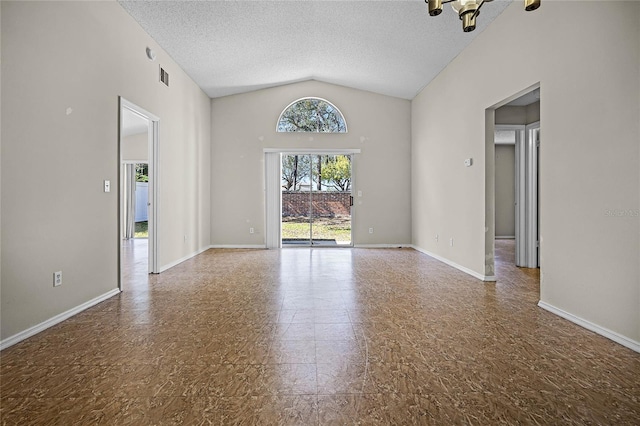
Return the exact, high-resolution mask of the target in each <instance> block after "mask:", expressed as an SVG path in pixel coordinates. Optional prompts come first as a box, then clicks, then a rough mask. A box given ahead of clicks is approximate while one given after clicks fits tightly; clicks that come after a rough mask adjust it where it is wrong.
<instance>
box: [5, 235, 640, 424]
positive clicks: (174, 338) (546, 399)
mask: <svg viewBox="0 0 640 426" xmlns="http://www.w3.org/2000/svg"><path fill="white" fill-rule="evenodd" d="M130 248H132V247H130ZM137 249H138V251H137V253H139V252H140V248H139V247H138V248H137ZM144 250H146V249H144V248H143V249H142V251H144ZM128 253H130V254H131V255H132V256H133V255H134V254H135V250H129V251H128ZM497 257H498V263H497V275H498V277H499V279H498V282H497V283H483V282H480V281H478V280H476V279H474V278H472V277H469V276H468V275H466V274H464V273H461V272H459V271H457V270H455V269H453V268H451V267H448V266H446V265H444V264H442V263H440V262H438V261H436V260H434V259H431V258H429V257H428V256H426V255H423V254H421V253H418V252H416V251H413V250H410V249H375V250H374V249H368V250H367V249H331V248H321V249H307V248H303V249H301V248H295V249H283V250H209V251H207V252H205V253H203V254H201V255H199V256H197V257H196V258H194V259H192V260H189V261H187V262H184V263H182V264H180V265H178V266H177V267H174V268H172V269H170V270H169V271H166V272H165V273H163V274H160V275H155V276H150V277H148V276H147V275H146V274H145V273H144V268H145V267H146V265H145V263H144V261H140V260H138V261H137V262H135V261H134V262H133V263H132V264H133V265H136V264H137V265H138V266H139V267H140V265H142V272H140V270H139V269H138V270H136V268H135V266H134V267H133V268H132V269H131V270H129V271H128V273H127V280H128V282H127V283H125V292H124V293H122V294H120V295H119V296H116V297H113V298H111V299H110V300H108V301H105V302H103V303H101V304H99V305H97V306H95V307H93V308H91V309H89V310H87V311H85V312H83V313H81V314H79V315H77V316H75V317H73V318H71V319H69V320H67V321H65V322H64V323H61V324H59V325H57V326H55V327H53V328H51V329H49V330H46V331H44V332H42V333H40V334H38V335H36V336H34V337H32V338H30V339H28V340H26V341H23V342H21V343H19V344H17V345H15V346H13V347H10V348H8V349H6V350H4V351H2V352H1V353H0V380H1V381H0V386H1V387H0V404H1V405H0V419H1V423H2V424H3V425H5V424H6V425H30V424H38V425H40V424H52V425H76V424H131V425H145V424H189V425H200V424H225V425H226V424H245V425H254V424H256V425H257V424H260V425H262V424H264V425H271V424H273V425H290V424H291V425H333V424H335V425H342V424H362V425H377V424H384V425H386V424H397V425H411V424H414V425H429V424H434V425H450V424H477V425H489V424H491V425H493V424H580V425H583V424H600V425H614V424H615V425H624V424H627V425H637V424H640V354H637V353H635V352H633V351H631V350H629V349H626V348H624V347H622V346H620V345H618V344H616V343H613V342H611V341H609V340H607V339H605V338H603V337H600V336H598V335H596V334H594V333H591V332H589V331H587V330H585V329H582V328H580V327H578V326H576V325H574V324H572V323H570V322H568V321H566V320H563V319H561V318H559V317H556V316H554V315H552V314H550V313H548V312H546V311H544V310H542V309H540V308H538V307H537V306H536V303H537V302H538V294H539V289H538V271H537V270H530V269H518V268H516V267H514V266H512V263H513V243H512V242H509V241H498V242H497Z"/></svg>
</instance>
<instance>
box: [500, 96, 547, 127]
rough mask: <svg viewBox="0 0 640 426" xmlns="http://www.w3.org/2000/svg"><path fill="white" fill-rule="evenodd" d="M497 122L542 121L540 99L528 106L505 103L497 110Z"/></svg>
mask: <svg viewBox="0 0 640 426" xmlns="http://www.w3.org/2000/svg"><path fill="white" fill-rule="evenodd" d="M495 118H496V124H531V123H535V122H536V121H540V101H538V102H534V103H532V104H530V105H527V106H511V105H505V106H503V107H500V108H498V109H496V111H495Z"/></svg>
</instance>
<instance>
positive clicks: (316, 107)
mask: <svg viewBox="0 0 640 426" xmlns="http://www.w3.org/2000/svg"><path fill="white" fill-rule="evenodd" d="M346 131H347V126H346V124H345V122H344V118H343V117H342V114H340V112H339V111H338V110H337V109H336V108H335V107H334V106H333V105H331V104H330V103H329V102H326V101H324V100H322V99H318V98H305V99H300V100H299V101H298V102H295V103H294V104H292V105H290V106H289V108H287V109H286V110H285V111H284V112H283V113H282V115H281V116H280V121H279V122H278V132H320V133H344V132H346Z"/></svg>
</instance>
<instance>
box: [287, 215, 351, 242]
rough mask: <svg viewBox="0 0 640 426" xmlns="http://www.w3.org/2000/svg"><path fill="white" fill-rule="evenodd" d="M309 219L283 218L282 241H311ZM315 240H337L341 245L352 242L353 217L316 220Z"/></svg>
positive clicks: (314, 221) (314, 226) (314, 223)
mask: <svg viewBox="0 0 640 426" xmlns="http://www.w3.org/2000/svg"><path fill="white" fill-rule="evenodd" d="M309 227H310V225H309V219H308V218H304V217H283V218H282V239H283V240H287V239H296V240H304V239H309ZM313 238H314V239H318V240H336V241H339V242H341V243H345V242H346V243H348V242H350V241H351V217H349V216H346V217H335V218H316V219H314V220H313Z"/></svg>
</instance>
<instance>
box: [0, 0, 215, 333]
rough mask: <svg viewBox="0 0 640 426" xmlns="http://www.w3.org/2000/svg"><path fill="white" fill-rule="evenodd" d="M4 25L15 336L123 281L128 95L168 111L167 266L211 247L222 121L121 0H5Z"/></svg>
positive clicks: (6, 225)
mask: <svg viewBox="0 0 640 426" xmlns="http://www.w3.org/2000/svg"><path fill="white" fill-rule="evenodd" d="M1 29H2V89H3V90H2V123H3V126H2V183H3V186H2V215H1V218H2V288H1V298H2V302H1V309H2V313H1V319H2V331H1V338H2V339H3V340H4V339H6V338H8V337H10V336H13V335H14V334H16V333H19V332H22V331H24V330H25V329H28V328H29V327H31V326H35V325H37V324H40V323H42V322H44V321H46V320H48V319H50V318H52V317H54V316H56V315H58V314H60V313H63V312H66V311H68V310H70V309H73V308H74V307H77V306H79V305H81V304H82V303H84V302H87V301H89V300H91V299H93V298H96V297H99V296H101V295H104V294H106V293H108V292H109V291H111V290H113V289H115V288H117V279H118V276H117V266H118V265H117V255H118V249H119V238H118V230H117V226H118V223H117V218H118V201H117V196H118V194H117V192H116V191H115V190H112V192H111V193H103V192H102V181H103V180H104V179H109V180H111V182H112V183H115V182H117V179H118V96H119V95H121V96H123V97H125V98H126V99H128V100H129V101H131V102H133V103H135V104H138V105H140V106H141V107H142V108H144V109H146V110H148V111H150V112H152V113H153V114H155V115H157V116H159V117H160V168H161V170H160V178H159V180H160V200H159V203H160V217H159V229H160V231H159V234H160V235H159V240H160V250H159V255H160V259H159V263H160V265H166V264H169V263H171V262H174V261H176V260H178V259H181V258H183V257H185V256H188V255H189V254H191V253H193V252H195V251H197V250H199V249H201V248H203V247H207V246H208V245H209V235H210V229H209V207H210V199H209V195H210V188H209V185H210V176H209V169H208V164H209V158H210V140H211V138H210V128H211V127H210V103H209V98H208V97H207V96H206V95H205V94H204V93H203V92H202V91H201V90H200V89H199V88H198V87H197V86H196V85H195V84H194V83H193V82H192V81H191V80H190V79H189V78H188V77H187V76H186V74H185V73H184V72H183V71H182V70H180V68H179V67H178V66H177V65H176V64H175V63H174V62H173V61H172V60H171V58H170V57H169V56H168V55H167V54H166V53H165V52H164V51H162V49H160V48H159V47H158V46H157V45H156V44H155V43H154V41H153V40H152V39H151V37H149V36H148V35H147V34H146V33H145V32H144V31H143V30H142V29H141V28H140V26H139V25H138V24H137V23H136V22H135V21H134V20H133V19H132V18H131V17H130V16H129V15H128V14H127V13H126V12H125V11H124V10H123V9H122V7H121V6H120V5H119V4H118V3H116V2H111V1H109V2H55V1H52V2H2V27H1ZM147 46H149V47H151V48H153V49H154V50H155V51H156V53H157V60H156V62H151V61H149V60H148V59H147V58H146V56H145V48H146V47H147ZM159 64H162V66H163V67H165V68H166V69H167V71H168V72H169V74H170V75H171V87H169V88H167V87H166V86H163V85H161V84H160V83H159V82H158V65H159ZM68 108H70V109H71V110H68ZM67 112H70V113H67ZM116 187H117V185H115V184H114V185H113V186H112V188H113V189H115V188H116ZM185 234H186V235H187V236H188V239H187V242H186V243H185V242H184V240H183V235H185ZM58 270H62V271H63V285H62V286H60V287H57V288H53V286H52V273H53V272H54V271H58Z"/></svg>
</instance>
